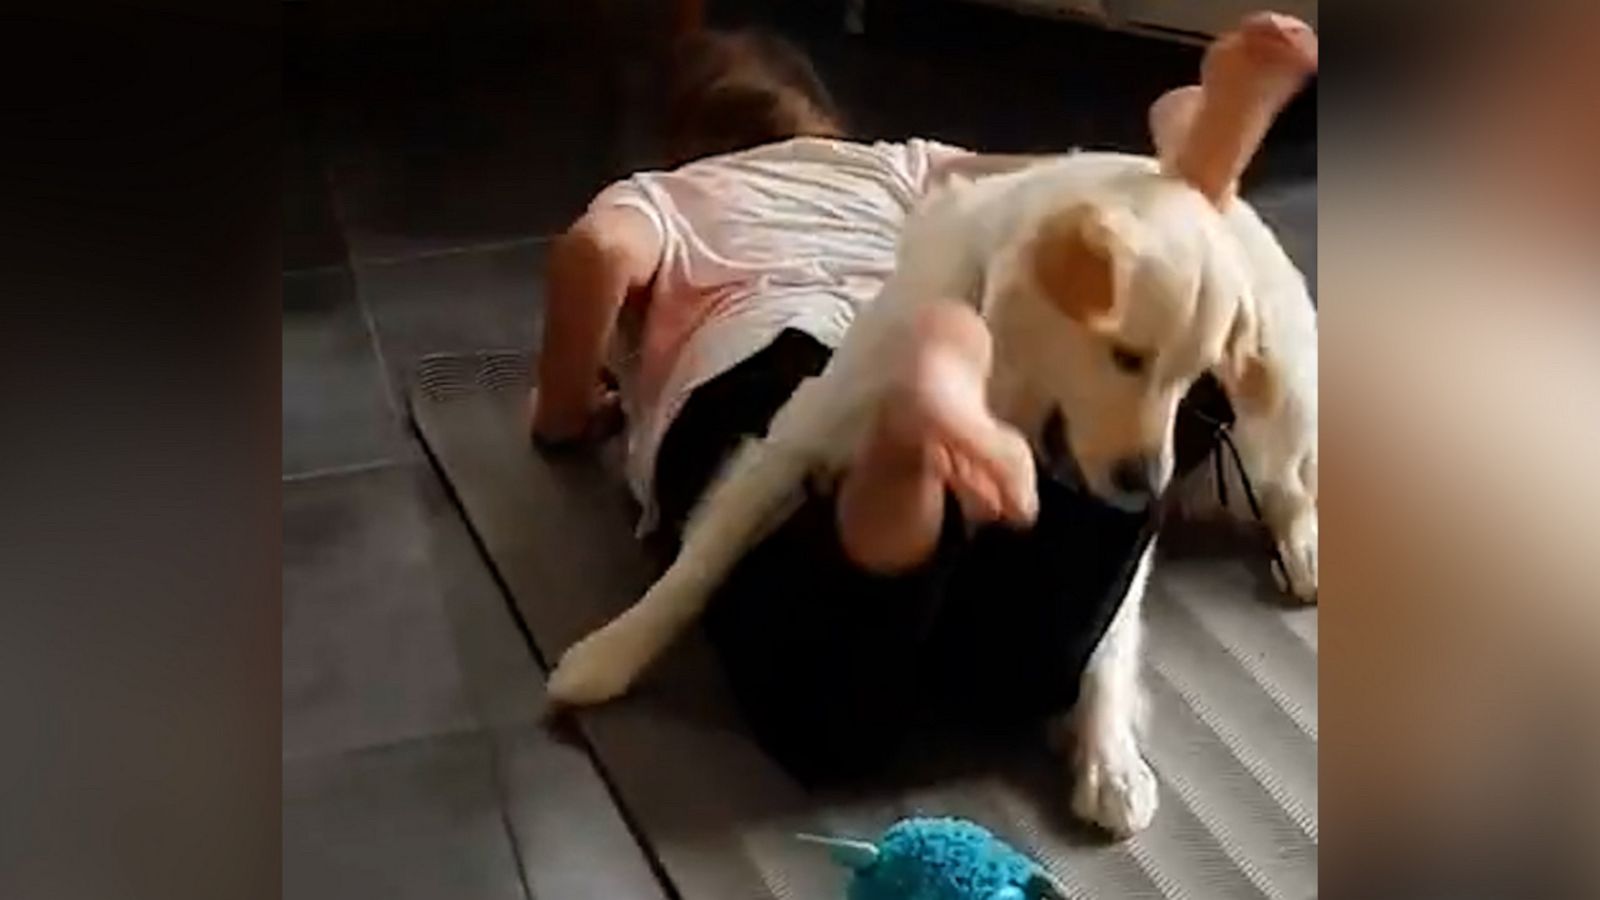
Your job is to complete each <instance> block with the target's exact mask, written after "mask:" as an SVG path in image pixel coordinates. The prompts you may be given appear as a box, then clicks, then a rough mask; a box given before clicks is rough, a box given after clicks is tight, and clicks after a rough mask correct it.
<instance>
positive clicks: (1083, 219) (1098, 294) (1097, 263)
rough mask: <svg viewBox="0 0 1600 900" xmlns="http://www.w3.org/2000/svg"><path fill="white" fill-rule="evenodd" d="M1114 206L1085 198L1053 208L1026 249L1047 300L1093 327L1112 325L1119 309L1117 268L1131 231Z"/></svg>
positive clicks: (1125, 254) (1125, 253)
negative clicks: (1062, 206) (1070, 204)
mask: <svg viewBox="0 0 1600 900" xmlns="http://www.w3.org/2000/svg"><path fill="white" fill-rule="evenodd" d="M1119 212H1120V211H1118V210H1113V209H1108V208H1106V207H1102V206H1097V205H1094V204H1090V203H1083V204H1078V205H1075V206H1070V207H1067V208H1066V209H1063V210H1059V211H1056V212H1053V213H1051V214H1050V215H1048V216H1046V217H1045V219H1044V220H1043V222H1041V223H1040V226H1039V230H1038V232H1037V234H1036V235H1035V237H1034V240H1033V244H1032V245H1031V246H1030V247H1029V249H1028V255H1029V256H1030V265H1031V267H1032V270H1033V277H1034V280H1035V281H1037V282H1038V284H1039V287H1040V288H1041V289H1042V290H1043V291H1044V293H1045V295H1046V296H1047V297H1048V298H1049V299H1050V302H1051V303H1052V304H1054V305H1055V306H1056V308H1057V309H1060V310H1061V311H1062V312H1064V313H1066V314H1067V315H1068V316H1071V317H1072V318H1073V319H1075V320H1077V321H1079V322H1082V323H1083V324H1085V325H1089V326H1092V327H1097V328H1107V329H1109V328H1111V327H1114V325H1115V322H1116V318H1117V314H1118V312H1119V309H1118V304H1119V302H1120V300H1121V294H1122V291H1121V288H1122V281H1123V279H1122V278H1120V277H1119V270H1120V269H1121V267H1122V263H1123V261H1124V260H1126V259H1127V258H1128V257H1129V254H1130V250H1131V244H1132V241H1133V236H1134V229H1133V227H1132V223H1130V222H1129V221H1127V219H1128V217H1127V216H1126V215H1124V214H1119Z"/></svg>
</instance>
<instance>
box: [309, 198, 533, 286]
mask: <svg viewBox="0 0 1600 900" xmlns="http://www.w3.org/2000/svg"><path fill="white" fill-rule="evenodd" d="M328 180H329V181H330V183H329V185H328V191H329V193H330V194H331V193H333V191H334V190H335V189H334V187H333V185H332V184H331V179H328ZM334 206H335V207H336V209H335V213H334V218H335V219H337V220H338V221H339V227H340V229H341V230H342V229H343V228H344V217H343V215H342V214H341V213H340V211H339V209H340V208H341V205H340V204H339V202H338V200H337V199H336V198H335V199H334ZM553 240H555V235H553V234H530V235H524V236H523V237H516V238H506V239H504V240H499V241H482V242H480V243H476V244H458V245H456V246H453V247H437V248H435V249H432V250H418V251H416V252H415V253H399V254H395V255H393V256H370V257H361V256H356V255H355V254H354V253H352V252H350V242H349V240H348V239H346V240H345V262H342V263H325V264H323V265H320V266H304V267H301V268H298V269H284V270H283V277H285V278H308V277H314V276H317V275H329V274H332V273H334V272H337V271H339V270H340V269H344V268H347V267H348V268H352V269H353V268H355V267H356V266H361V267H363V268H385V267H388V266H402V265H405V264H407V263H413V262H424V261H426V260H430V259H440V258H448V257H451V256H464V255H466V254H469V253H493V252H495V251H497V250H510V249H513V248H516V247H536V246H539V245H541V244H548V243H550V242H551V241H553Z"/></svg>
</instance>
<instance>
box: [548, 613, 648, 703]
mask: <svg viewBox="0 0 1600 900" xmlns="http://www.w3.org/2000/svg"><path fill="white" fill-rule="evenodd" d="M633 676H634V669H633V666H632V665H631V664H630V663H629V658H628V655H627V654H626V653H625V652H624V651H623V648H622V647H620V646H619V641H618V633H617V632H616V631H615V630H614V629H613V628H612V627H611V626H607V627H605V628H602V629H600V630H599V631H596V632H594V633H593V634H591V635H589V636H588V637H586V638H584V639H583V640H581V641H579V642H577V643H576V644H573V645H572V646H571V647H568V648H567V652H565V653H563V654H561V661H560V662H558V663H557V664H556V668H555V671H553V672H551V673H550V680H549V683H548V684H547V685H546V686H545V694H546V695H547V696H548V697H549V700H550V703H551V705H552V706H554V707H556V708H566V707H575V706H594V705H595V704H597V703H604V702H606V701H607V700H611V699H614V698H616V697H620V696H622V695H623V694H624V693H626V692H627V690H628V686H629V685H630V684H632V682H633Z"/></svg>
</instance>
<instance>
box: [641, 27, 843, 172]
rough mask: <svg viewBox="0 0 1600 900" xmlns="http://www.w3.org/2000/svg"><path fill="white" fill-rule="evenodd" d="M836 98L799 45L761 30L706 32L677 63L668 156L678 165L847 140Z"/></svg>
mask: <svg viewBox="0 0 1600 900" xmlns="http://www.w3.org/2000/svg"><path fill="white" fill-rule="evenodd" d="M839 118H840V117H839V113H838V110H837V109H836V108H835V107H834V104H833V98H832V97H830V96H829V95H828V90H827V88H826V87H824V86H823V84H822V79H821V78H819V77H818V76H817V73H816V70H815V69H813V68H812V66H811V61H810V60H808V59H807V58H806V56H805V54H804V53H803V52H801V51H800V50H799V49H798V48H797V47H795V46H794V45H793V44H790V43H789V42H788V41H785V40H783V39H782V38H780V37H777V36H776V35H773V34H769V33H767V32H761V31H733V32H716V31H702V32H699V33H697V34H693V35H690V36H689V37H687V38H685V39H683V41H681V42H680V43H679V45H678V47H677V48H676V52H675V54H674V59H673V73H672V89H671V96H670V98H669V100H668V103H667V120H666V126H667V127H666V132H667V152H668V154H669V156H670V157H671V162H672V163H673V164H674V165H676V164H679V163H684V162H688V161H689V160H693V159H698V158H700V157H703V156H714V155H716V154H719V153H731V152H733V151H735V150H744V149H747V148H749V147H756V146H759V145H761V144H769V143H773V142H775V141H781V140H786V139H788V138H792V137H800V136H815V137H839V136H842V135H843V133H844V128H843V126H842V125H841V124H840V121H839Z"/></svg>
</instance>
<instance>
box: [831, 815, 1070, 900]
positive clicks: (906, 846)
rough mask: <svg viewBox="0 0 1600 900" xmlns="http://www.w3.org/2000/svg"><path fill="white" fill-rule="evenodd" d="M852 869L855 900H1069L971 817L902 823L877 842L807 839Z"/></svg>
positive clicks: (1031, 864) (1033, 865)
mask: <svg viewBox="0 0 1600 900" xmlns="http://www.w3.org/2000/svg"><path fill="white" fill-rule="evenodd" d="M800 837H801V838H803V839H804V840H808V841H812V842H814V843H819V844H823V845H825V846H827V847H828V848H829V849H830V850H832V851H833V858H834V859H835V860H837V861H838V862H839V863H840V864H841V865H843V866H845V867H846V868H849V869H850V870H851V871H852V873H853V874H852V876H851V880H850V888H849V891H848V894H847V897H848V900H1065V897H1066V893H1065V892H1064V891H1063V890H1062V889H1061V887H1060V885H1058V884H1056V883H1055V881H1054V880H1053V879H1052V878H1051V877H1050V875H1049V874H1048V873H1047V872H1045V871H1044V869H1042V868H1040V867H1039V865H1038V864H1037V863H1035V862H1034V861H1033V860H1031V859H1029V858H1028V857H1026V856H1024V855H1022V854H1021V853H1019V852H1017V851H1016V850H1014V849H1012V848H1011V847H1010V846H1009V845H1007V844H1006V843H1005V842H1004V841H1002V840H1000V839H999V838H997V837H995V836H994V835H993V834H992V833H990V831H989V830H988V829H987V828H984V827H983V826H981V825H978V824H977V823H975V822H969V821H967V820H965V819H953V818H917V819H902V820H901V821H899V822H896V823H895V824H894V825H892V826H890V828H889V830H887V831H885V832H884V833H883V835H882V837H880V838H878V841H877V843H876V844H874V843H869V842H867V841H858V840H850V839H847V838H829V837H818V836H816V835H800Z"/></svg>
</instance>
